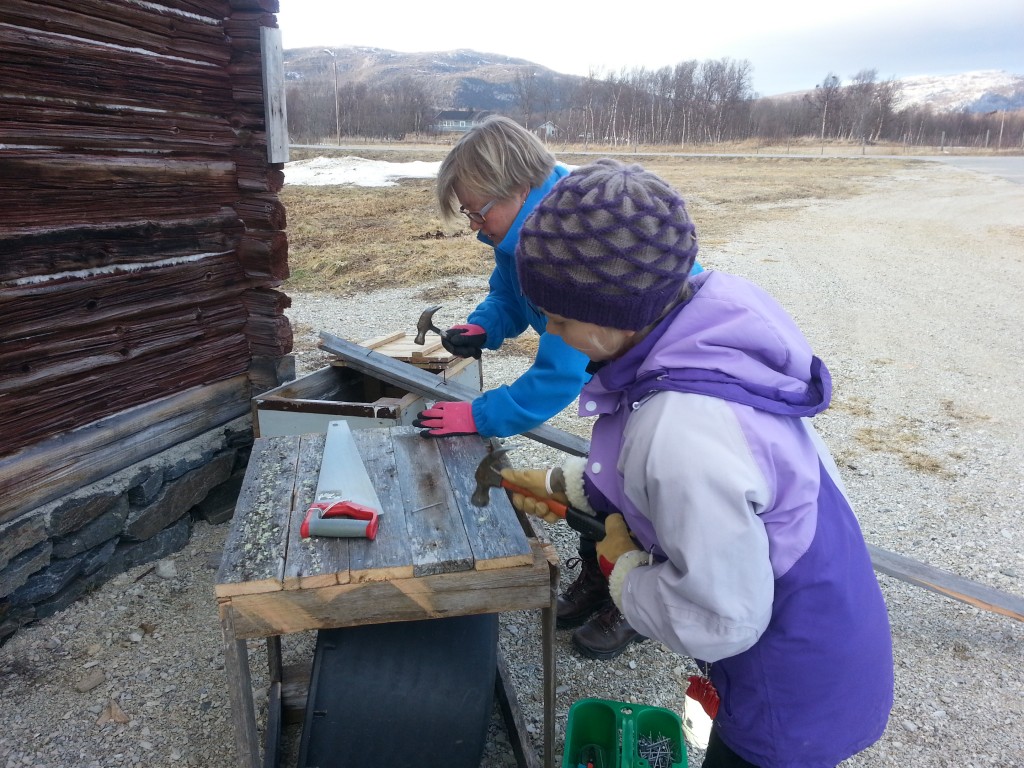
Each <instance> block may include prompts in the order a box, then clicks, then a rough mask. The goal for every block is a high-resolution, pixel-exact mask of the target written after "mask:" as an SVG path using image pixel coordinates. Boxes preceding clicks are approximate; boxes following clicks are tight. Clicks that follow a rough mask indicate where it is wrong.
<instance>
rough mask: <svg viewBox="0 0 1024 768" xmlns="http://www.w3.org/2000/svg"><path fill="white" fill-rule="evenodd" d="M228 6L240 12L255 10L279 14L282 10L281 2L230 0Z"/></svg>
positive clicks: (272, 0) (275, 0) (274, 0)
mask: <svg viewBox="0 0 1024 768" xmlns="http://www.w3.org/2000/svg"><path fill="white" fill-rule="evenodd" d="M228 4H229V5H230V6H231V8H232V9H235V10H239V11H248V10H253V11H266V12H267V13H277V12H278V11H279V10H281V3H280V2H279V0H230V1H229V3H228Z"/></svg>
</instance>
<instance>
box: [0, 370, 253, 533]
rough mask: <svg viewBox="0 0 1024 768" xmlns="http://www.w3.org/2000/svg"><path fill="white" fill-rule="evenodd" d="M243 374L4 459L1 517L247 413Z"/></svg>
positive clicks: (0, 467) (0, 474)
mask: <svg viewBox="0 0 1024 768" xmlns="http://www.w3.org/2000/svg"><path fill="white" fill-rule="evenodd" d="M249 394H250V393H249V380H248V378H247V377H246V376H244V375H241V376H235V377H233V378H230V379H227V380H225V381H220V382H217V383H215V384H209V385H207V386H202V387H192V388H190V389H188V390H186V391H184V392H179V393H177V394H174V395H169V396H168V397H165V398H161V399H160V400H156V401H154V402H150V403H146V404H143V405H139V406H137V407H135V408H132V409H130V410H127V411H122V412H120V413H117V414H114V415H112V416H109V417H107V418H105V419H98V420H97V421H95V422H93V423H91V424H88V425H86V426H84V427H81V428H79V429H76V430H73V431H71V432H66V433H63V434H60V435H55V436H54V437H52V438H49V439H46V440H42V441H40V442H37V443H35V444H33V445H31V446H29V447H27V448H25V449H23V450H22V451H19V452H18V453H15V454H12V455H10V456H5V457H4V459H3V461H0V522H3V521H4V520H7V519H11V518H14V517H17V516H18V515H20V514H22V513H23V512H25V511H28V510H29V509H34V508H36V507H39V506H41V505H43V504H46V503H47V502H50V501H53V500H54V499H57V498H60V497H61V496H64V495H65V494H68V493H70V492H71V491H73V490H75V489H77V488H81V487H82V486H84V485H87V484H89V483H92V482H95V481H96V480H99V479H101V478H104V477H106V476H108V475H110V474H113V473H114V472H117V471H119V470H121V469H124V468H125V467H128V466H131V465H132V464H135V463H137V462H140V461H143V460H144V459H148V458H149V457H150V456H153V455H155V454H157V453H160V452H161V451H164V450H166V449H168V448H170V447H172V446H174V445H177V444H178V443H181V442H184V441H186V440H191V439H192V438H194V437H197V436H199V435H201V434H203V433H205V432H208V431H209V430H211V429H214V428H216V427H219V426H222V425H224V424H226V423H228V422H230V421H232V420H234V419H237V418H239V417H240V416H244V415H245V414H246V413H247V412H248V410H249Z"/></svg>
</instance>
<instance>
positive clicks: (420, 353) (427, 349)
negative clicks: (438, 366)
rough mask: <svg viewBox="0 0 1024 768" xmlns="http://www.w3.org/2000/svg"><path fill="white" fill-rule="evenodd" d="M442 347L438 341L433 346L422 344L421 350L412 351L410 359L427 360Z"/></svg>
mask: <svg viewBox="0 0 1024 768" xmlns="http://www.w3.org/2000/svg"><path fill="white" fill-rule="evenodd" d="M443 348H444V345H443V344H441V342H440V341H438V342H435V343H434V344H429V345H427V344H424V345H423V348H422V349H414V350H413V351H412V358H413V360H416V359H418V358H427V357H430V356H431V355H433V354H434V353H435V352H437V351H438V350H439V349H443Z"/></svg>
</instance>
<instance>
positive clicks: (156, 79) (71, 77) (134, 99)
mask: <svg viewBox="0 0 1024 768" xmlns="http://www.w3.org/2000/svg"><path fill="white" fill-rule="evenodd" d="M123 42H125V43H128V44H130V43H129V41H123ZM0 50H3V51H4V66H3V67H0V88H3V89H4V90H10V91H11V92H12V93H19V94H22V93H23V94H28V93H31V94H34V95H36V96H41V97H50V98H54V99H71V100H73V101H75V102H80V103H84V104H93V103H104V102H106V101H108V100H109V94H112V93H116V94H117V99H118V103H119V104H122V105H123V106H125V107H136V108H140V107H141V108H147V109H151V108H153V107H154V106H158V107H160V108H162V109H167V110H171V111H174V112H180V113H183V114H184V113H189V112H191V113H203V114H207V115H223V114H229V113H230V109H229V105H230V103H231V96H230V93H231V82H230V80H229V79H228V77H227V71H226V69H225V68H224V67H223V66H221V65H214V64H210V63H206V62H201V61H198V60H195V59H187V58H183V57H179V56H174V55H164V54H150V53H146V52H144V51H138V50H134V49H132V48H110V47H108V46H102V47H101V46H96V45H93V44H92V43H89V42H88V41H81V40H77V39H75V38H69V37H60V38H55V37H53V36H52V35H48V34H46V33H39V32H32V31H23V30H20V29H16V28H13V27H8V28H5V27H3V26H0ZM55 72H59V73H60V77H54V73H55Z"/></svg>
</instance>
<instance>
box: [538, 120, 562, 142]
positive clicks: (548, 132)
mask: <svg viewBox="0 0 1024 768" xmlns="http://www.w3.org/2000/svg"><path fill="white" fill-rule="evenodd" d="M533 132H534V133H535V134H536V136H537V138H539V139H542V140H543V141H550V140H551V139H557V138H558V137H559V136H561V135H562V129H561V128H559V127H558V126H557V125H555V124H554V123H552V122H551V121H550V120H548V121H547V122H546V123H544V124H542V125H538V126H537V127H536V128H534V129H533Z"/></svg>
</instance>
